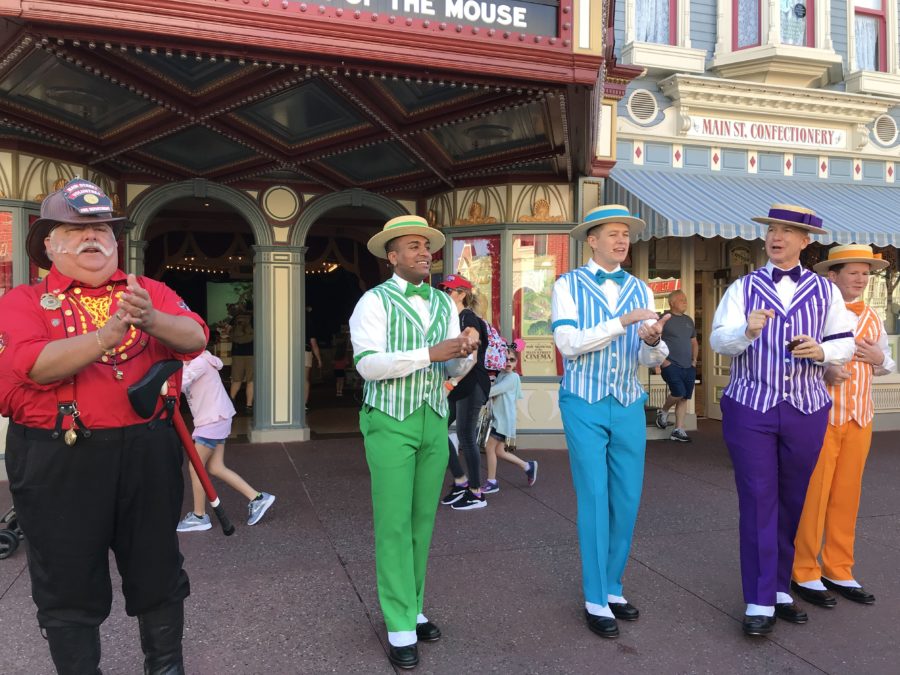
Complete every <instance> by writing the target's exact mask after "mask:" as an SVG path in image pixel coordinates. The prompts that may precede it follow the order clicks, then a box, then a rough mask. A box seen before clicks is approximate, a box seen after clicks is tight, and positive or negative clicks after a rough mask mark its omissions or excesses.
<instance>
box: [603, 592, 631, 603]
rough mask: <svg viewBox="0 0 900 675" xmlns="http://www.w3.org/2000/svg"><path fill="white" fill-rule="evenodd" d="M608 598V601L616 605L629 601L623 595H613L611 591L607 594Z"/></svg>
mask: <svg viewBox="0 0 900 675" xmlns="http://www.w3.org/2000/svg"><path fill="white" fill-rule="evenodd" d="M606 600H607V602H611V603H614V604H616V605H624V604H625V603H626V602H628V601H627V600H626V599H625V598H623V597H622V596H621V595H613V594H612V593H610V594H609V595H607V596H606Z"/></svg>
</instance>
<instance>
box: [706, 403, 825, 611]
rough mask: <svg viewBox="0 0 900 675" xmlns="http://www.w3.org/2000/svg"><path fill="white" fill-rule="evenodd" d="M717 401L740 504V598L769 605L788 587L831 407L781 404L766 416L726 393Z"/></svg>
mask: <svg viewBox="0 0 900 675" xmlns="http://www.w3.org/2000/svg"><path fill="white" fill-rule="evenodd" d="M720 405H721V408H722V435H723V436H724V437H725V444H726V445H727V446H728V452H729V454H730V455H731V463H732V464H733V465H734V482H735V484H736V485H737V493H738V504H739V507H740V536H741V581H742V585H743V589H744V601H745V602H746V603H748V604H754V605H764V606H772V605H774V604H775V594H776V593H777V592H779V591H780V592H782V593H788V592H789V589H790V582H791V567H792V565H793V563H794V536H795V535H796V534H797V525H798V523H799V522H800V514H801V513H802V511H803V502H804V500H805V498H806V490H807V488H808V487H809V479H810V477H811V476H812V472H813V469H815V467H816V461H817V460H818V458H819V451H820V450H821V449H822V441H823V439H824V438H825V430H826V428H827V426H828V410H829V409H830V408H831V405H830V404H829V405H826V406H824V407H822V408H820V409H819V410H817V411H816V412H814V413H812V414H811V415H807V414H806V413H803V412H800V411H799V410H797V409H796V408H794V407H793V406H792V405H791V404H790V403H787V402H785V401H782V402H781V403H779V404H778V405H776V406H775V407H774V408H771V409H769V410H768V411H767V412H764V413H761V412H757V411H756V410H753V409H752V408H748V407H747V406H744V405H741V404H740V403H738V402H737V401H735V400H734V399H731V398H729V397H727V396H723V397H722V400H721V402H720Z"/></svg>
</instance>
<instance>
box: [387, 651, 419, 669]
mask: <svg viewBox="0 0 900 675" xmlns="http://www.w3.org/2000/svg"><path fill="white" fill-rule="evenodd" d="M388 659H389V660H390V662H391V663H393V664H394V665H395V666H397V667H398V668H406V669H408V668H415V667H416V666H417V665H419V648H418V647H416V645H407V646H406V647H395V646H394V645H391V646H390V649H388Z"/></svg>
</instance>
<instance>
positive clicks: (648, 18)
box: [621, 0, 706, 73]
mask: <svg viewBox="0 0 900 675" xmlns="http://www.w3.org/2000/svg"><path fill="white" fill-rule="evenodd" d="M621 62H622V63H623V64H626V65H635V66H643V67H644V68H646V69H647V70H648V72H656V73H666V72H670V73H671V72H682V73H702V72H704V70H705V69H706V50H704V49H693V48H692V47H691V3H690V0H625V41H624V44H623V45H622V54H621Z"/></svg>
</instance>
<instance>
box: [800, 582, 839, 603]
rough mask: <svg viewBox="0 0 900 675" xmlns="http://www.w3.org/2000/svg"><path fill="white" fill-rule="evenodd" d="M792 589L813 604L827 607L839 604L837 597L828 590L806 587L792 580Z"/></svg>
mask: <svg viewBox="0 0 900 675" xmlns="http://www.w3.org/2000/svg"><path fill="white" fill-rule="evenodd" d="M791 590H792V591H794V593H796V594H797V595H799V596H800V599H801V600H805V601H806V602H808V603H810V604H811V605H817V606H819V607H825V608H827V609H831V608H832V607H834V606H835V605H837V598H836V597H834V596H833V595H832V594H831V593H829V592H828V591H817V590H814V589H812V588H806V587H805V586H801V585H800V584H798V583H797V582H796V581H792V582H791Z"/></svg>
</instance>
